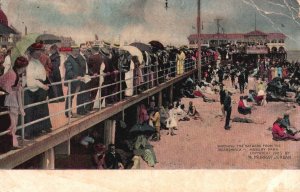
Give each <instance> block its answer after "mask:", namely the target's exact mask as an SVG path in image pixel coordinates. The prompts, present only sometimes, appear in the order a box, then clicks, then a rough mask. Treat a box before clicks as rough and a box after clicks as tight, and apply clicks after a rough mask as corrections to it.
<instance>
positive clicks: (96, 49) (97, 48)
mask: <svg viewBox="0 0 300 192" xmlns="http://www.w3.org/2000/svg"><path fill="white" fill-rule="evenodd" d="M92 49H93V50H94V51H99V49H100V46H99V45H93V46H92Z"/></svg>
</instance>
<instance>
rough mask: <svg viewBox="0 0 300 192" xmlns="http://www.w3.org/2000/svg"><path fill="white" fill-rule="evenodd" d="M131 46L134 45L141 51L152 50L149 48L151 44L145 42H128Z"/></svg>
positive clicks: (149, 51)
mask: <svg viewBox="0 0 300 192" xmlns="http://www.w3.org/2000/svg"><path fill="white" fill-rule="evenodd" d="M130 45H131V46H134V47H136V48H138V49H139V50H141V51H147V52H148V53H151V52H152V50H151V46H150V45H147V44H145V43H139V42H136V43H131V44H130Z"/></svg>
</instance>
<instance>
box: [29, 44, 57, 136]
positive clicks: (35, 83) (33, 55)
mask: <svg viewBox="0 0 300 192" xmlns="http://www.w3.org/2000/svg"><path fill="white" fill-rule="evenodd" d="M42 50H43V44H41V43H34V44H33V45H31V47H29V55H30V60H29V65H28V67H27V69H26V82H27V87H28V90H26V91H25V93H24V94H25V100H24V104H25V106H28V105H30V104H34V103H38V102H43V101H45V100H46V99H47V96H48V92H47V91H48V90H49V87H48V85H47V84H45V83H46V69H45V68H44V66H43V65H42V64H41V62H40V61H39V58H40V56H41V53H42ZM25 113H26V115H25V123H26V124H28V123H32V122H34V121H37V120H40V119H42V118H45V117H47V116H49V108H48V104H47V103H44V104H40V105H37V106H34V107H28V108H26V109H25ZM51 128H52V125H51V121H50V118H46V119H44V120H41V121H39V122H36V123H33V124H31V125H28V126H25V137H27V138H29V139H31V138H33V137H36V136H38V135H40V134H41V133H42V132H43V131H44V132H51Z"/></svg>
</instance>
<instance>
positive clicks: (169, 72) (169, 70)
mask: <svg viewBox="0 0 300 192" xmlns="http://www.w3.org/2000/svg"><path fill="white" fill-rule="evenodd" d="M188 60H189V61H190V62H187V61H188ZM176 62H177V60H175V61H167V62H164V63H163V65H165V64H171V63H175V65H170V66H169V67H168V68H164V67H163V68H161V67H160V66H159V65H147V66H146V65H144V66H143V67H141V68H140V69H141V70H143V69H147V68H150V69H151V68H153V67H155V69H154V71H152V70H150V71H149V70H147V73H144V74H142V76H141V77H142V78H143V79H144V78H145V77H147V76H149V75H150V74H152V73H156V78H154V79H152V81H154V82H156V83H157V84H159V82H158V80H159V79H162V78H165V76H170V75H174V73H175V75H176V73H177V71H176V68H177V66H176ZM184 65H186V66H185V67H184V68H183V70H190V69H193V68H195V67H196V61H195V60H193V59H191V58H186V59H185V61H184ZM173 68H175V70H173V71H172V69H173ZM133 70H134V69H133ZM114 72H115V74H116V75H118V74H119V76H120V77H121V74H122V72H120V70H115V71H114ZM161 72H164V74H163V75H162V76H160V75H159V73H161ZM165 72H167V73H165ZM110 75H111V74H107V73H101V74H97V75H93V76H90V78H91V79H93V78H99V81H100V77H103V78H104V77H106V76H110ZM137 78H139V77H137V76H133V77H131V78H126V79H123V80H122V79H121V78H120V79H118V81H116V82H113V83H111V84H106V85H102V83H103V82H102V83H100V84H99V86H98V87H92V88H91V89H87V90H83V91H79V92H76V93H73V94H70V92H69V93H67V94H66V95H64V96H60V97H55V98H52V99H46V100H45V101H41V102H36V103H32V104H29V105H25V106H24V109H28V108H31V107H35V106H39V105H42V104H46V103H48V104H49V102H52V101H56V100H60V99H63V98H65V99H66V98H68V97H69V98H70V97H72V96H75V95H78V94H82V93H87V92H91V91H95V90H98V91H99V97H98V98H95V99H94V100H92V101H88V102H85V103H83V104H80V105H76V106H75V107H72V106H69V108H68V109H65V110H62V111H59V112H57V113H55V114H51V115H50V114H49V115H48V116H47V117H43V118H40V119H37V120H34V121H32V122H28V123H25V122H24V117H23V116H22V121H21V125H19V126H18V127H17V130H20V129H22V138H23V139H24V129H25V128H26V127H27V126H29V125H32V124H35V123H38V122H40V121H43V120H45V119H48V118H51V117H55V116H58V115H60V114H62V113H66V112H69V113H70V111H72V110H73V109H76V108H79V107H82V106H85V105H87V104H91V103H94V102H96V101H99V102H101V100H103V99H105V98H108V97H111V96H114V95H118V94H122V93H123V92H125V91H126V90H122V89H120V90H119V91H117V92H114V93H112V94H110V95H106V96H101V90H102V89H103V88H107V87H110V86H114V85H118V84H120V86H122V83H123V82H126V81H128V80H132V81H134V80H135V79H137ZM79 81H81V80H79V79H70V80H64V79H62V80H61V81H60V82H55V83H51V84H49V86H56V85H66V84H67V86H68V90H69V91H70V86H71V84H72V83H74V82H79ZM166 81H168V80H166ZM148 83H152V82H150V79H147V80H146V81H144V82H142V83H141V84H138V85H133V86H132V88H127V89H133V91H134V90H135V89H137V88H138V87H139V86H143V85H145V84H148ZM32 88H33V87H24V89H22V95H23V96H24V92H25V91H27V90H30V89H32ZM34 88H35V87H34ZM23 101H24V97H23ZM99 109H100V110H101V104H100V108H99ZM6 114H9V111H4V112H0V116H1V115H6ZM68 123H70V116H69V122H68ZM60 127H62V126H60ZM60 127H59V128H60ZM8 132H9V131H4V132H0V136H2V135H5V134H7V133H8Z"/></svg>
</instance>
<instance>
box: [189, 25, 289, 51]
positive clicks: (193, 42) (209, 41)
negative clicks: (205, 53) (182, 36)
mask: <svg viewBox="0 0 300 192" xmlns="http://www.w3.org/2000/svg"><path fill="white" fill-rule="evenodd" d="M197 39H198V35H197V34H191V35H190V36H189V37H188V41H189V46H190V47H191V48H196V47H198V45H197V42H198V41H197ZM200 39H201V41H202V45H206V46H210V47H216V46H219V45H222V44H228V43H234V44H237V43H246V44H251V45H253V44H255V45H267V46H268V48H269V49H271V50H275V49H276V50H279V49H284V50H286V46H285V39H286V36H285V35H284V34H283V33H264V32H262V31H259V30H254V31H251V32H249V33H224V34H221V33H215V34H201V35H200Z"/></svg>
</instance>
